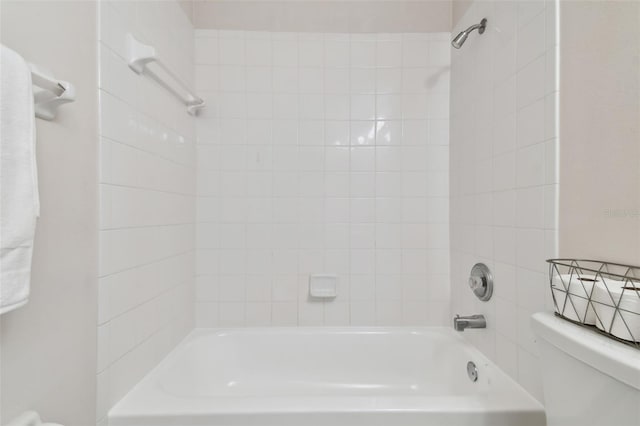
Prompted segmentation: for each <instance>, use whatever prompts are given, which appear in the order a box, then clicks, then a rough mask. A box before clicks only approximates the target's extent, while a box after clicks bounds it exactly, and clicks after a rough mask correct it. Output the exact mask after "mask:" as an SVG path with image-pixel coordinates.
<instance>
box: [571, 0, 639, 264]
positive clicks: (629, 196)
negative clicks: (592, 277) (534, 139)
mask: <svg viewBox="0 0 640 426" xmlns="http://www.w3.org/2000/svg"><path fill="white" fill-rule="evenodd" d="M560 16H561V22H560V65H561V66H560V70H561V74H560V87H561V90H562V97H561V103H560V106H561V108H560V124H561V125H560V135H561V138H562V145H561V146H560V177H561V181H560V182H561V185H560V194H561V197H560V255H561V256H563V257H572V258H589V259H601V260H608V261H612V262H618V263H628V264H632V265H640V62H639V60H638V58H639V57H640V4H639V3H638V2H623V1H615V2H566V1H563V2H561V14H560ZM585 28H589V31H585Z"/></svg>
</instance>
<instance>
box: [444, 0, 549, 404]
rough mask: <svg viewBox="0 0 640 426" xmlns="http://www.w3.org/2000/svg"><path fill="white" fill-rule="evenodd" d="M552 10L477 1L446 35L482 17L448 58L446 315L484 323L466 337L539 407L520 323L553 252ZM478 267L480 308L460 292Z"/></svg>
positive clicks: (530, 339) (536, 4)
mask: <svg viewBox="0 0 640 426" xmlns="http://www.w3.org/2000/svg"><path fill="white" fill-rule="evenodd" d="M555 9H556V1H555V0H547V1H528V2H502V1H498V2H484V1H482V2H480V1H476V2H474V3H473V5H472V6H471V8H470V9H469V10H468V12H467V13H466V15H465V16H464V17H463V18H462V19H461V20H460V22H459V23H458V25H457V28H456V29H455V30H454V33H456V32H457V31H460V30H461V29H463V28H466V27H467V26H469V25H471V24H472V23H475V22H478V21H479V20H480V19H481V18H483V17H486V18H487V19H488V22H489V23H488V28H487V31H486V32H485V33H484V35H482V36H478V35H477V34H475V33H474V34H472V35H471V36H470V37H469V39H468V40H467V42H466V44H465V45H464V46H463V47H462V49H460V50H454V53H453V55H452V83H451V87H452V91H451V111H452V116H451V294H452V308H453V310H454V312H456V313H460V314H475V313H482V314H484V315H485V316H486V317H487V322H488V328H487V329H486V330H480V331H472V332H469V333H465V334H464V335H465V337H467V338H469V339H470V340H472V341H473V343H474V344H475V345H476V346H478V347H479V348H480V349H481V350H483V351H484V352H485V353H486V354H487V355H488V356H489V357H490V358H492V359H493V360H495V361H496V363H497V364H498V365H499V366H500V367H501V368H502V369H503V370H504V371H506V372H507V373H508V374H510V375H511V376H512V377H514V378H515V379H516V380H517V381H518V382H520V384H522V385H523V386H524V387H525V388H526V389H527V390H529V391H530V392H531V393H532V394H533V395H534V396H535V397H537V398H538V399H541V398H542V386H541V382H540V374H539V370H538V367H537V362H538V351H537V348H536V345H535V340H534V336H533V334H532V333H531V330H530V327H529V318H530V315H531V314H532V313H534V312H536V311H542V310H544V309H545V297H546V296H547V295H548V293H549V292H548V291H547V281H546V272H547V268H546V264H545V259H546V258H549V257H553V256H554V255H555V253H556V246H557V244H556V240H557V235H556V234H557V226H556V222H557V218H556V210H557V203H556V194H557V186H558V175H557V172H556V170H557V166H556V150H557V132H556V125H557V123H556V120H555V116H556V108H555V107H556V103H557V95H558V93H557V83H556V80H557V77H556V73H555V64H556V52H557V42H556V38H555V26H556V18H555V17H556V14H555ZM476 262H484V263H486V264H488V265H489V266H490V267H491V269H492V270H493V272H494V277H495V286H496V287H495V293H494V298H493V299H492V300H491V301H490V302H488V303H483V302H480V301H478V300H477V299H475V298H474V296H473V295H472V293H471V291H470V290H469V289H468V287H467V284H466V282H467V277H468V274H469V271H470V270H471V267H472V266H473V264H474V263H476ZM547 303H548V301H547ZM547 307H548V305H547Z"/></svg>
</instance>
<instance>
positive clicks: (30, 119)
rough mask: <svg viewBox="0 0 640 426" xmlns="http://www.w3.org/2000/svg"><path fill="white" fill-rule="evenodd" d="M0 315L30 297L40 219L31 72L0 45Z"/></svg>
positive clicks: (16, 57) (18, 57) (7, 49)
mask: <svg viewBox="0 0 640 426" xmlns="http://www.w3.org/2000/svg"><path fill="white" fill-rule="evenodd" d="M0 50H1V57H0V314H3V313H5V312H8V311H11V310H13V309H16V308H18V307H20V306H22V305H24V304H25V303H27V300H28V298H29V283H30V279H31V254H32V252H33V239H34V236H35V230H36V218H37V217H38V216H39V214H40V203H39V199H38V176H37V167H36V152H35V142H36V131H35V117H34V110H33V88H32V86H31V71H30V69H29V66H28V65H27V63H26V62H25V61H24V59H22V57H21V56H20V55H18V54H17V53H16V52H14V51H13V50H11V49H9V48H7V47H5V46H0Z"/></svg>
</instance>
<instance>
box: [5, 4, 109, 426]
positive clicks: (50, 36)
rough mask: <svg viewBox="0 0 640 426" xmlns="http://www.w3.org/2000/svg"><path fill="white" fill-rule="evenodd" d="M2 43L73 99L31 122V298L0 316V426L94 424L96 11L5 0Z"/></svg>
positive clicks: (86, 7)
mask: <svg viewBox="0 0 640 426" xmlns="http://www.w3.org/2000/svg"><path fill="white" fill-rule="evenodd" d="M0 16H1V20H0V29H1V32H0V41H1V42H2V44H4V45H6V46H8V47H9V48H11V49H14V50H15V51H16V52H18V53H19V54H21V55H22V56H23V57H24V58H25V59H26V60H27V61H30V62H33V63H35V64H38V65H40V66H42V67H45V68H48V69H49V70H50V71H51V72H52V73H53V74H54V75H55V76H56V77H58V78H60V79H63V80H68V81H69V82H71V83H73V85H74V86H75V88H76V91H77V100H76V101H75V102H74V103H71V104H67V105H64V106H62V107H61V108H60V110H59V114H58V116H57V118H56V119H55V120H54V121H44V120H40V119H37V120H36V133H37V161H38V177H39V185H40V204H41V215H40V218H39V220H38V224H37V230H36V239H35V246H34V252H33V263H32V278H31V294H30V297H29V302H28V303H27V304H26V305H25V306H24V307H22V308H19V309H17V310H15V311H12V312H9V313H7V314H5V315H2V316H1V317H0V348H1V349H0V360H1V361H0V377H1V379H0V394H1V396H0V423H1V424H6V423H7V422H9V421H10V420H11V419H12V418H13V417H15V416H17V415H18V414H20V413H21V412H23V411H25V410H37V411H38V412H40V414H41V415H42V417H43V418H44V419H46V420H47V421H52V422H53V421H55V422H59V423H62V424H65V425H68V426H86V425H89V424H92V423H94V422H95V395H96V391H95V389H96V375H95V370H96V327H95V318H96V315H97V303H96V300H97V299H96V288H97V278H96V277H97V275H96V273H97V256H98V254H97V253H98V242H97V231H96V229H97V226H98V224H97V217H98V212H97V210H98V202H97V199H98V195H97V174H98V170H97V169H98V164H97V151H98V144H97V137H96V135H97V119H96V117H97V114H98V111H97V106H98V104H97V96H96V95H97V91H96V87H97V72H96V71H97V70H96V67H97V64H96V31H95V16H96V5H95V3H93V2H64V1H59V2H38V1H2V2H1V3H0Z"/></svg>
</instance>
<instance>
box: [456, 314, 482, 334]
mask: <svg viewBox="0 0 640 426" xmlns="http://www.w3.org/2000/svg"><path fill="white" fill-rule="evenodd" d="M453 328H454V329H455V330H456V331H464V330H465V329H466V328H487V320H486V319H485V317H484V315H470V316H467V317H461V316H460V315H456V316H455V318H454V319H453Z"/></svg>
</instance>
